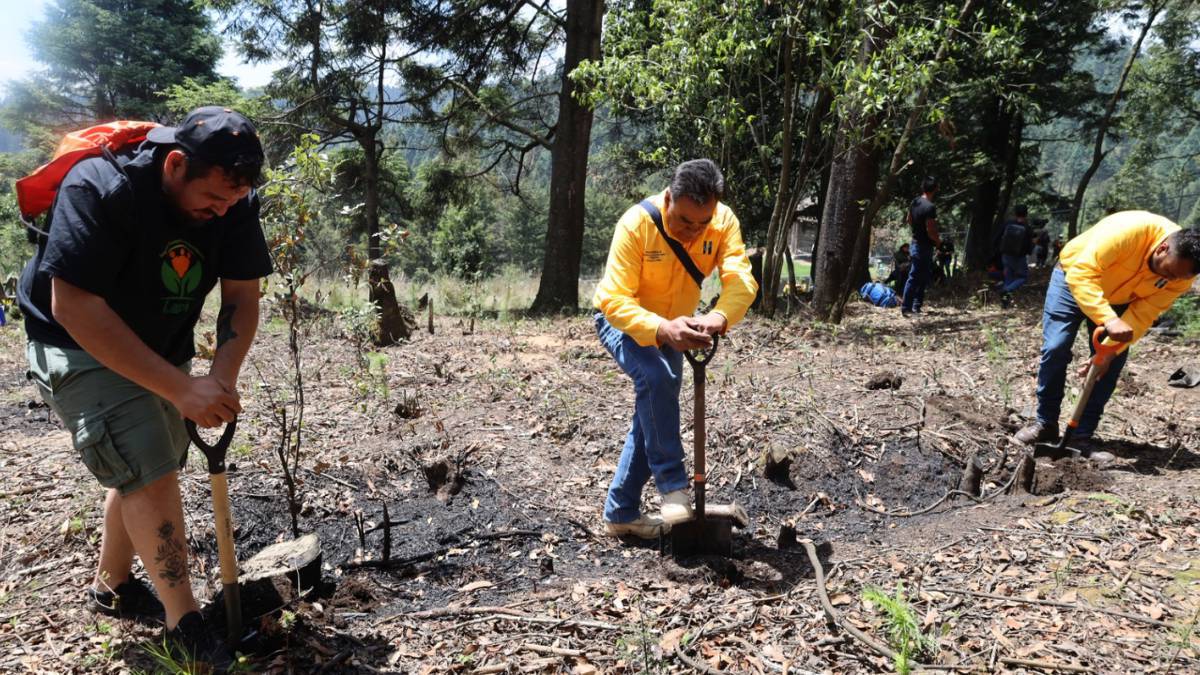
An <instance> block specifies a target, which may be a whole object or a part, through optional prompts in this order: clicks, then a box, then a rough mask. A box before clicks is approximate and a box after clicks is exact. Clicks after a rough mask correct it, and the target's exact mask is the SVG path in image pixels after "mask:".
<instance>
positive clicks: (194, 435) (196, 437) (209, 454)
mask: <svg viewBox="0 0 1200 675" xmlns="http://www.w3.org/2000/svg"><path fill="white" fill-rule="evenodd" d="M183 425H184V426H185V427H187V433H188V437H189V438H191V439H192V443H195V444H196V447H197V448H200V452H203V453H204V458H205V459H207V460H208V473H210V474H218V473H225V453H227V452H228V451H229V445H230V443H232V442H233V434H234V432H235V431H237V418H236V417H234V418H233V419H232V420H231V421H230V422H229V423H228V424H226V425H225V431H224V432H223V433H222V434H221V437H220V438H219V439H217V442H216V443H214V444H212V445H209V444H208V443H207V442H206V441H205V440H204V439H203V438H201V437H200V432H199V431H198V430H197V429H196V423H195V422H193V421H191V420H186V419H185V420H184V421H183Z"/></svg>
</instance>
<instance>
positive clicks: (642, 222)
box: [592, 191, 758, 347]
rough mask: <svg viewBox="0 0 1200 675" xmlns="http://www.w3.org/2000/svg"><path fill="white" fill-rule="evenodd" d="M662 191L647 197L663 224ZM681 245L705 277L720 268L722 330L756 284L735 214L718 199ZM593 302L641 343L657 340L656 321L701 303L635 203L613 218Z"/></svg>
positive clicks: (741, 309) (686, 312) (742, 311)
mask: <svg viewBox="0 0 1200 675" xmlns="http://www.w3.org/2000/svg"><path fill="white" fill-rule="evenodd" d="M664 194H665V191H664V192H663V193H659V194H657V195H655V196H653V197H650V201H651V202H652V203H653V204H654V205H655V206H657V207H658V210H659V211H660V212H661V213H662V214H663V218H664V223H663V226H664V227H666V222H665V219H666V210H665V209H664V208H663V202H664V200H663V196H664ZM668 232H669V230H668ZM685 248H687V252H688V254H689V255H690V256H691V258H692V261H693V262H695V263H696V267H698V268H699V269H700V271H701V272H702V273H703V274H704V275H705V277H707V276H708V275H709V274H710V273H711V272H712V271H713V268H719V269H720V270H721V298H720V300H718V301H717V306H716V307H715V308H714V309H713V311H715V312H718V313H720V314H721V315H723V316H724V317H725V321H726V328H728V327H729V326H732V325H733V324H735V323H737V322H738V321H741V320H742V317H744V316H745V315H746V309H747V308H748V307H750V303H751V302H753V301H754V295H755V293H756V292H757V291H758V284H757V283H756V282H755V281H754V276H753V275H752V274H751V273H750V259H749V258H748V257H747V256H746V245H745V244H744V243H742V230H741V226H740V225H739V224H738V219H737V216H735V215H733V211H732V210H730V208H729V207H728V206H726V205H724V204H721V203H718V204H717V210H716V212H715V213H713V219H712V222H711V223H709V225H708V229H706V230H705V231H704V233H703V234H702V235H700V236H699V237H697V238H696V239H694V240H693V241H692V242H691V243H690V244H686V245H685ZM592 304H593V305H594V306H595V307H596V309H599V310H600V311H602V312H604V316H605V318H607V319H608V322H609V323H610V324H612V326H613V328H616V329H617V330H619V331H622V332H623V333H625V334H626V335H628V336H630V337H632V338H633V339H634V340H635V341H636V342H637V343H638V344H639V345H642V346H643V347H649V346H651V345H656V344H658V340H657V335H658V326H659V324H661V323H662V322H663V321H668V320H670V319H675V318H678V317H680V316H690V315H691V314H692V313H694V312H695V311H696V307H697V306H698V305H699V304H700V289H699V288H697V287H696V284H695V282H693V281H692V278H691V277H690V276H688V273H687V270H686V269H684V267H683V263H681V262H679V259H678V258H676V257H675V253H674V252H673V251H672V250H671V247H670V246H669V245H667V242H666V240H664V239H663V238H662V236H661V235H659V233H658V228H657V227H655V225H654V220H653V219H651V218H650V214H648V213H646V210H645V209H643V208H642V207H641V206H639V205H634V206H633V207H632V208H630V209H629V210H628V211H626V212H625V215H623V216H621V219H620V220H619V221H617V228H616V231H615V232H614V233H613V240H612V246H611V248H609V251H608V265H607V266H606V268H605V271H604V278H603V279H602V280H601V281H600V285H598V286H597V287H596V294H595V296H593V298H592Z"/></svg>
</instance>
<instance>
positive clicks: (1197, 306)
mask: <svg viewBox="0 0 1200 675" xmlns="http://www.w3.org/2000/svg"><path fill="white" fill-rule="evenodd" d="M1162 320H1163V321H1165V322H1168V321H1169V322H1174V324H1175V328H1176V329H1177V330H1178V331H1179V332H1180V333H1182V334H1183V337H1185V338H1187V339H1189V340H1194V339H1196V338H1200V295H1196V294H1194V293H1188V294H1186V295H1181V296H1179V297H1178V298H1176V300H1175V304H1173V305H1171V308H1170V309H1168V310H1167V311H1166V312H1164V313H1163V316H1162Z"/></svg>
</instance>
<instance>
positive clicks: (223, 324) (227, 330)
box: [217, 304, 237, 349]
mask: <svg viewBox="0 0 1200 675" xmlns="http://www.w3.org/2000/svg"><path fill="white" fill-rule="evenodd" d="M236 311H237V305H234V304H229V305H225V306H223V307H221V311H220V312H218V313H217V349H220V348H221V345H223V344H225V343H226V342H229V341H230V340H234V339H236V338H237V333H235V332H234V330H233V313H234V312H236Z"/></svg>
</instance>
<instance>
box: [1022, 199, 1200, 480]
mask: <svg viewBox="0 0 1200 675" xmlns="http://www.w3.org/2000/svg"><path fill="white" fill-rule="evenodd" d="M1197 272H1200V230H1198V229H1196V228H1187V229H1180V228H1179V226H1178V225H1176V224H1175V223H1173V222H1171V221H1170V220H1167V219H1166V218H1163V217H1162V216H1157V215H1154V214H1153V213H1149V212H1147V211H1122V212H1119V213H1114V214H1112V215H1110V216H1107V217H1105V218H1104V219H1102V220H1101V221H1100V222H1098V223H1096V224H1095V225H1094V226H1092V228H1091V229H1089V230H1087V231H1086V232H1084V233H1083V234H1081V235H1079V236H1077V237H1075V238H1074V239H1072V240H1071V241H1069V242H1067V245H1066V246H1064V247H1063V249H1062V253H1061V254H1060V256H1059V264H1058V265H1057V266H1056V267H1055V268H1054V272H1053V273H1052V275H1051V277H1050V285H1049V286H1048V287H1047V289H1046V304H1045V308H1044V309H1043V312H1042V340H1043V342H1042V359H1041V367H1040V368H1039V369H1038V387H1037V396H1038V406H1037V420H1036V421H1035V422H1034V423H1032V424H1030V425H1029V426H1027V427H1025V428H1023V429H1021V430H1020V431H1018V432H1017V433H1016V435H1015V436H1014V438H1015V439H1016V440H1017V441H1019V442H1021V443H1025V444H1029V445H1032V444H1036V443H1047V442H1052V441H1054V440H1056V439H1058V437H1059V428H1058V418H1059V412H1060V408H1061V405H1062V397H1063V387H1064V385H1065V384H1066V378H1067V366H1068V365H1069V363H1070V361H1071V345H1072V344H1073V343H1074V342H1075V333H1076V331H1078V330H1079V324H1080V322H1082V321H1084V320H1085V319H1086V320H1087V323H1088V328H1089V333H1091V332H1092V331H1094V330H1095V328H1096V327H1097V326H1103V327H1104V331H1105V332H1106V333H1107V335H1108V339H1109V340H1111V341H1114V342H1117V343H1121V346H1120V349H1119V353H1118V354H1116V355H1115V356H1114V357H1113V358H1112V359H1111V360H1109V361H1108V362H1107V367H1106V368H1105V366H1104V364H1103V363H1100V364H1098V367H1100V368H1101V369H1102V370H1101V372H1100V373H1098V375H1099V377H1098V379H1096V380H1095V385H1094V388H1093V389H1092V392H1091V395H1090V397H1089V398H1088V400H1087V401H1086V402H1085V403H1084V408H1083V411H1082V415H1081V416H1080V419H1079V420H1078V426H1077V427H1075V428H1074V429H1073V430H1072V443H1071V445H1072V446H1074V448H1075V449H1077V450H1079V451H1080V454H1082V455H1083V456H1087V457H1090V458H1091V459H1092V460H1093V461H1096V462H1097V463H1101V464H1103V463H1107V462H1110V461H1112V460H1113V459H1114V457H1113V455H1112V454H1111V453H1109V452H1104V451H1100V450H1097V449H1095V445H1096V444H1095V442H1094V440H1093V434H1094V433H1095V431H1096V426H1097V425H1098V424H1099V422H1100V415H1101V414H1103V412H1104V405H1105V404H1106V403H1107V402H1108V399H1109V397H1110V396H1112V393H1113V389H1115V388H1116V385H1117V378H1118V377H1119V376H1120V374H1121V368H1122V367H1123V366H1124V365H1125V360H1126V359H1127V358H1128V356H1129V352H1128V351H1127V348H1128V347H1129V346H1130V345H1132V344H1133V343H1135V342H1137V341H1138V339H1140V338H1141V337H1142V336H1143V335H1145V333H1146V331H1147V330H1148V329H1149V328H1150V326H1151V325H1152V324H1153V323H1154V320H1155V319H1156V318H1158V316H1159V315H1160V314H1162V313H1163V312H1164V311H1166V310H1167V308H1168V307H1170V306H1171V303H1172V302H1174V301H1175V298H1177V297H1179V295H1180V294H1181V293H1183V292H1184V291H1186V290H1187V289H1188V288H1190V287H1191V285H1192V279H1193V277H1195V276H1196V274H1197ZM1093 348H1094V347H1093Z"/></svg>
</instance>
